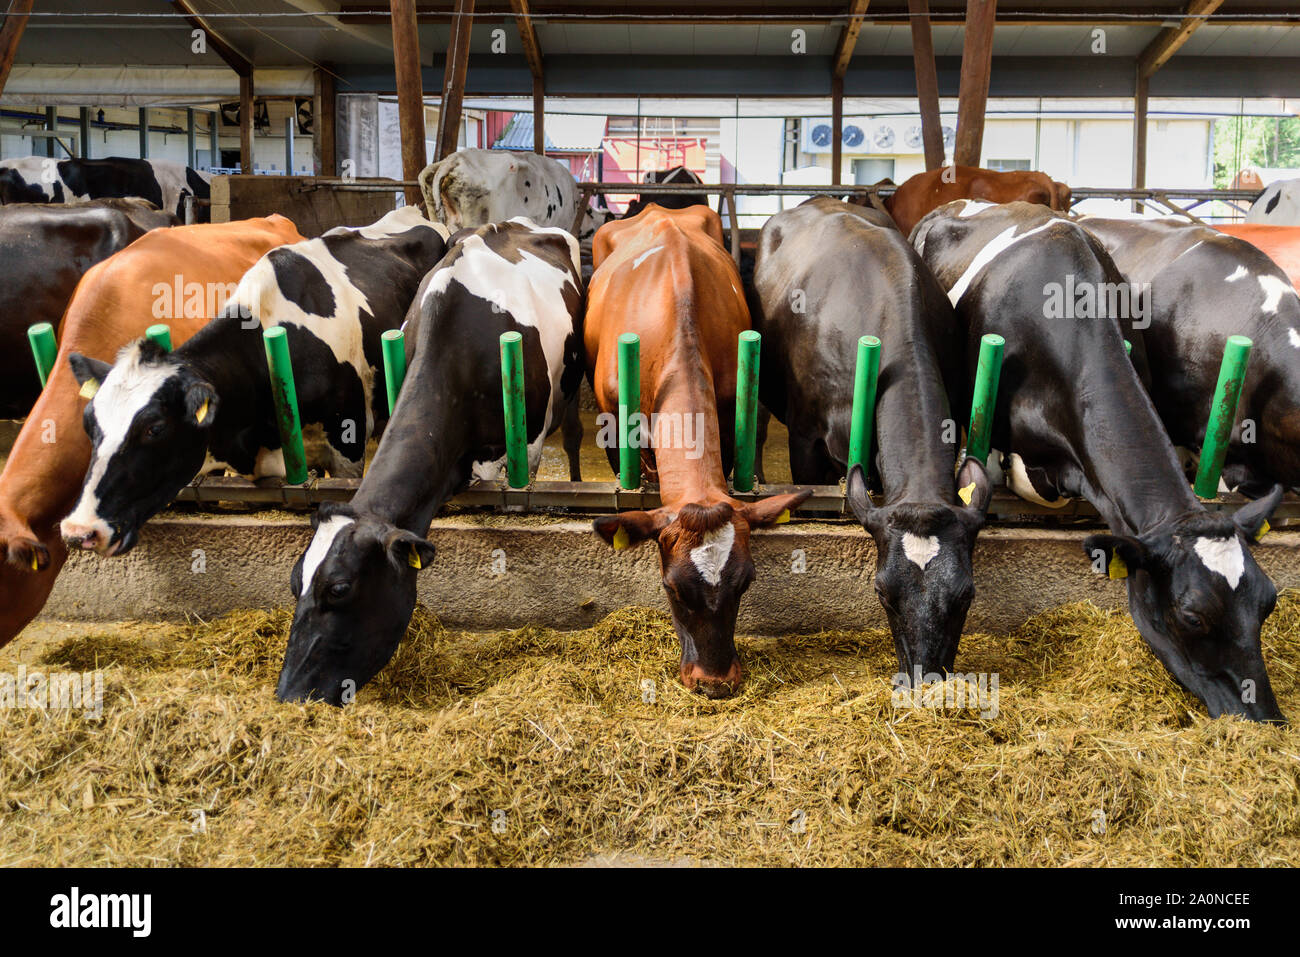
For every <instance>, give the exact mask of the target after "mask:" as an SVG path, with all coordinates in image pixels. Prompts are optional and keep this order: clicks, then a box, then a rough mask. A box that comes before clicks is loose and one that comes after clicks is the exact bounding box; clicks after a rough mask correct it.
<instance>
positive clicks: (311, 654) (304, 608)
mask: <svg viewBox="0 0 1300 957" xmlns="http://www.w3.org/2000/svg"><path fill="white" fill-rule="evenodd" d="M312 532H313V533H312V539H311V544H309V545H308V546H307V551H306V552H304V553H303V555H302V557H301V558H299V559H298V563H297V564H296V565H294V567H293V574H292V575H291V576H290V579H289V581H290V585H291V587H292V588H293V593H294V596H295V597H296V598H297V599H298V607H297V608H296V609H295V610H294V613H293V626H292V628H291V629H290V632H289V645H288V647H287V648H286V649H285V652H284V665H283V666H282V667H281V669H280V681H279V683H278V684H277V685H276V689H275V694H276V696H277V697H278V698H279V699H280V700H281V701H307V700H310V699H315V700H321V701H325V702H328V703H329V704H333V705H342V704H346V703H348V702H349V701H350V700H351V698H350V697H349V693H350V692H351V693H355V692H356V691H357V690H359V689H360V688H361V686H362V685H364V684H365V683H366V682H367V681H369V680H370V679H371V678H373V677H374V676H375V675H376V674H378V673H379V670H380V669H381V668H383V667H384V665H386V664H388V661H389V659H391V658H392V657H393V653H394V652H396V651H397V646H398V644H400V643H401V640H402V636H403V635H404V634H406V626H407V625H408V624H410V621H411V613H412V612H413V611H414V610H415V576H416V574H417V573H418V572H419V571H420V570H421V569H423V568H428V567H429V565H430V564H432V562H433V556H434V548H433V545H432V544H430V543H429V542H428V541H427V540H425V539H424V538H423V537H422V536H420V535H417V534H415V533H414V532H409V531H406V530H405V529H401V528H397V527H396V526H394V525H391V524H389V523H388V522H386V521H384V520H383V519H381V518H379V517H377V516H375V515H372V514H369V513H366V512H358V511H356V510H355V509H353V508H352V507H351V506H350V505H334V504H330V503H326V504H324V505H322V506H321V507H320V509H319V510H318V511H317V512H316V514H315V515H313V516H312Z"/></svg>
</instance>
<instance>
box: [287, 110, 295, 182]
mask: <svg viewBox="0 0 1300 957" xmlns="http://www.w3.org/2000/svg"><path fill="white" fill-rule="evenodd" d="M297 122H298V120H297V117H293V116H286V117H285V118H284V175H285V176H292V175H293V128H294V124H296V123H297Z"/></svg>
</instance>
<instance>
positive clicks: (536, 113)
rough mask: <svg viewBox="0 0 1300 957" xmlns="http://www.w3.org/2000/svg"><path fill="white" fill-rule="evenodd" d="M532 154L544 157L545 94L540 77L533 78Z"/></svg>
mask: <svg viewBox="0 0 1300 957" xmlns="http://www.w3.org/2000/svg"><path fill="white" fill-rule="evenodd" d="M533 152H534V153H536V154H537V155H538V156H544V155H546V93H545V91H543V89H542V78H541V77H540V76H535V77H533Z"/></svg>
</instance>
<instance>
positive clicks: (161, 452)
mask: <svg viewBox="0 0 1300 957" xmlns="http://www.w3.org/2000/svg"><path fill="white" fill-rule="evenodd" d="M446 237H447V228H446V227H445V226H443V225H441V224H435V223H431V222H429V221H428V220H427V219H425V218H424V217H423V216H422V215H421V214H420V212H419V210H418V209H417V208H415V207H413V206H407V207H403V208H402V209H399V210H396V211H395V212H392V213H389V214H388V215H387V216H385V217H384V218H383V219H381V220H379V222H377V223H375V224H374V225H372V226H366V227H363V228H360V229H348V228H338V229H332V230H330V231H329V232H327V233H325V235H323V236H321V237H320V238H318V239H310V240H307V241H305V242H301V243H296V244H294V245H290V246H281V247H280V248H278V249H273V250H272V251H271V252H269V253H267V254H266V255H265V256H263V257H262V258H261V259H260V260H258V262H257V264H256V265H254V266H253V268H252V269H250V270H249V271H248V272H247V273H245V274H244V278H243V279H242V280H241V281H240V283H239V285H238V287H237V288H236V289H235V290H234V292H233V295H232V296H231V298H230V300H229V301H228V302H227V305H226V307H225V309H224V310H222V312H221V315H220V316H219V317H218V318H216V319H214V320H213V321H212V322H210V323H208V324H207V325H206V326H205V327H204V328H203V329H201V330H200V331H199V332H198V333H196V334H195V335H194V336H193V337H192V338H190V339H189V340H187V341H186V342H185V343H184V344H183V345H181V346H180V347H179V348H177V349H176V351H175V352H172V353H167V352H164V351H163V350H162V348H161V347H159V346H157V345H155V344H153V343H152V342H149V341H148V340H144V339H142V340H139V341H137V342H135V343H133V344H131V345H130V346H128V347H127V348H125V349H124V350H122V352H121V354H120V355H119V356H118V359H117V362H116V364H114V365H109V364H108V363H106V362H100V361H98V360H96V359H89V358H86V357H85V356H82V355H81V354H79V353H73V354H72V355H71V356H70V357H69V361H70V362H71V364H72V368H73V371H74V372H76V374H77V378H78V380H80V381H81V382H82V383H85V382H88V381H92V380H93V382H95V383H96V385H95V386H94V387H93V388H94V390H95V391H94V397H93V398H92V399H91V401H90V403H89V404H88V405H87V406H86V410H85V425H86V432H87V433H88V434H89V435H90V438H91V441H92V445H93V448H92V451H91V458H90V467H89V469H88V471H87V473H86V479H85V483H84V485H83V487H82V491H81V498H80V500H79V501H78V503H77V506H76V508H74V509H73V511H72V514H70V515H69V516H68V517H67V518H65V519H64V520H63V524H62V532H63V537H64V539H65V540H67V541H68V542H69V544H70V545H72V546H73V547H78V546H79V547H81V548H85V549H94V550H96V551H98V552H100V553H101V554H104V555H118V554H122V553H124V552H126V551H129V550H130V549H131V548H132V547H133V546H134V544H135V542H136V539H137V537H138V536H139V532H140V527H141V526H142V525H143V524H144V523H145V522H146V521H148V520H149V518H151V517H152V516H153V515H156V514H157V513H158V512H159V511H160V510H162V509H163V508H165V507H166V506H167V504H168V503H169V502H171V501H172V499H173V498H175V496H176V493H177V492H179V491H180V490H181V489H182V488H183V487H184V486H185V485H186V484H187V483H188V482H189V481H191V480H192V479H193V478H194V476H195V475H196V474H198V473H199V472H201V471H207V470H210V469H212V468H215V467H219V466H220V467H229V468H233V469H234V470H235V471H237V472H241V473H243V474H245V475H251V476H255V477H261V476H267V475H273V476H278V477H281V478H283V477H284V474H285V467H284V456H283V454H282V451H281V448H280V433H279V429H278V427H277V424H276V414H275V405H274V400H273V399H272V394H271V381H270V374H269V372H268V370H267V366H266V354H265V351H264V347H263V343H262V331H263V329H264V328H266V327H270V326H274V325H282V326H284V327H285V329H286V330H287V335H288V339H289V351H290V355H291V356H292V359H293V367H294V378H295V384H296V387H297V395H298V411H299V416H300V418H301V420H302V423H303V425H304V426H309V425H319V426H320V427H321V429H322V430H323V432H324V436H325V445H326V448H327V450H328V461H327V462H326V463H324V464H325V465H326V467H327V468H329V469H330V470H331V471H332V473H333V474H334V475H336V476H359V475H360V474H361V471H362V463H363V460H364V457H365V449H366V439H367V437H368V436H370V435H375V434H377V433H379V432H381V431H382V430H383V427H384V423H385V422H387V420H388V399H387V393H386V391H385V389H384V373H383V358H382V355H381V351H380V335H381V334H382V333H383V332H384V331H385V330H387V329H395V328H397V326H398V325H399V324H400V323H401V321H402V319H403V318H404V317H405V316H406V310H407V308H408V307H409V306H410V304H411V300H412V299H413V298H414V296H415V291H416V289H417V288H418V287H419V285H420V281H421V280H422V279H423V278H424V276H425V274H426V273H427V272H428V271H429V270H430V269H432V268H433V266H434V265H436V264H437V262H438V260H440V259H441V258H442V256H443V254H444V252H445V251H446Z"/></svg>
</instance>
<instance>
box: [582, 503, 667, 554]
mask: <svg viewBox="0 0 1300 957" xmlns="http://www.w3.org/2000/svg"><path fill="white" fill-rule="evenodd" d="M669 521H670V519H669V516H668V513H667V512H666V511H665V510H664V509H662V508H657V509H655V510H654V511H652V512H640V511H637V512H621V513H619V514H618V515H604V516H602V517H600V518H598V519H596V521H594V522H593V523H592V528H594V529H595V530H596V534H597V535H599V536H600V537H601V538H603V539H604V540H605V543H606V544H608V545H612V546H613V547H614V549H615V550H616V551H617V550H622V549H624V548H630V547H632V546H633V545H640V544H641V543H642V542H644V541H647V540H649V539H651V538H658V537H659V533H660V532H662V531H663V530H664V529H665V528H667V527H668V523H669Z"/></svg>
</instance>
